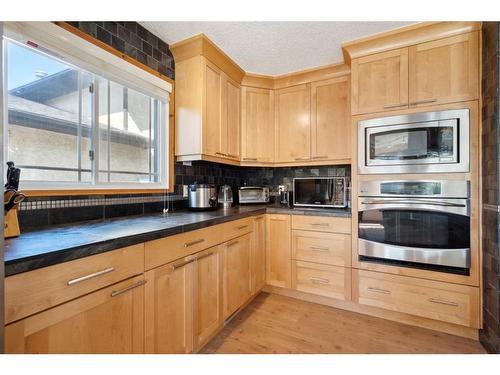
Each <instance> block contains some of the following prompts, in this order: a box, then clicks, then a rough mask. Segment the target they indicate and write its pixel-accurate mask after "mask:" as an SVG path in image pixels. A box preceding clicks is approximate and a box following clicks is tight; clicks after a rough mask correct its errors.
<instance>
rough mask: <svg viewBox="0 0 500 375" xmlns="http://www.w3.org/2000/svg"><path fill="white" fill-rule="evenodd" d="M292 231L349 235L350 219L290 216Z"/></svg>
mask: <svg viewBox="0 0 500 375" xmlns="http://www.w3.org/2000/svg"><path fill="white" fill-rule="evenodd" d="M292 229H301V230H314V231H318V232H332V233H346V234H350V233H351V218H346V217H326V216H306V215H292Z"/></svg>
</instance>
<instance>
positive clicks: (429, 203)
mask: <svg viewBox="0 0 500 375" xmlns="http://www.w3.org/2000/svg"><path fill="white" fill-rule="evenodd" d="M361 203H362V204H387V205H392V204H414V205H426V206H442V207H467V205H465V204H459V203H449V202H439V201H438V202H436V201H429V200H419V201H412V200H399V201H398V200H387V201H386V200H378V201H362V202H361Z"/></svg>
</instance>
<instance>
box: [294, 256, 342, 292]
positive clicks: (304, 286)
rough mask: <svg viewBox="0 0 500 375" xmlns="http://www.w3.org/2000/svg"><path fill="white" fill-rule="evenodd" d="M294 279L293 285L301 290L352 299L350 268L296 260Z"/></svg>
mask: <svg viewBox="0 0 500 375" xmlns="http://www.w3.org/2000/svg"><path fill="white" fill-rule="evenodd" d="M292 280H293V282H292V287H293V288H294V289H296V290H298V291H301V292H306V293H312V294H317V295H320V296H324V297H331V298H336V299H342V300H350V299H351V272H350V268H344V267H336V266H327V265H323V264H315V263H309V262H300V261H294V262H293V276H292Z"/></svg>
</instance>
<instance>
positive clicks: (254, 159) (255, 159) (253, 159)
mask: <svg viewBox="0 0 500 375" xmlns="http://www.w3.org/2000/svg"><path fill="white" fill-rule="evenodd" d="M243 160H252V161H257V160H259V159H257V158H243Z"/></svg>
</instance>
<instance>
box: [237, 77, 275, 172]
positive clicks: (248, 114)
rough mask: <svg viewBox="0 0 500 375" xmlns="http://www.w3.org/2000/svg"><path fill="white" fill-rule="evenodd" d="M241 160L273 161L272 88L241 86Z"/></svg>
mask: <svg viewBox="0 0 500 375" xmlns="http://www.w3.org/2000/svg"><path fill="white" fill-rule="evenodd" d="M241 161H242V162H259V163H260V162H262V163H270V162H273V161H274V90H270V89H259V88H253V87H244V86H243V87H242V88H241Z"/></svg>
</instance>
